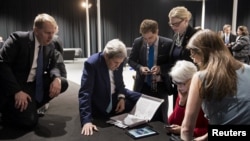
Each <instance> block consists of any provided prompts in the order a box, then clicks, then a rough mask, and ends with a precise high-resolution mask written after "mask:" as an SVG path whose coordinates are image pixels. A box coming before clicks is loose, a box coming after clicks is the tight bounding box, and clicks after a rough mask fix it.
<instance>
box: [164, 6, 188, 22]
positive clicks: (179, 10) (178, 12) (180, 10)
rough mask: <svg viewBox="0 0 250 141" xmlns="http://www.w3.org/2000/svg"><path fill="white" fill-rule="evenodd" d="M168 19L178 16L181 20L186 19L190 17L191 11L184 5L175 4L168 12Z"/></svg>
mask: <svg viewBox="0 0 250 141" xmlns="http://www.w3.org/2000/svg"><path fill="white" fill-rule="evenodd" d="M168 17H169V19H170V18H179V19H183V20H188V21H190V19H191V18H192V14H191V12H190V11H189V10H188V9H187V8H186V7H184V6H177V7H174V8H173V9H172V10H171V11H170V12H169V14H168Z"/></svg>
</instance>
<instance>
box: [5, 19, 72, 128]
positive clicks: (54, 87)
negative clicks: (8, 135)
mask: <svg viewBox="0 0 250 141" xmlns="http://www.w3.org/2000/svg"><path fill="white" fill-rule="evenodd" d="M57 28H58V26H57V23H56V21H55V19H54V18H53V17H51V16H50V15H48V14H39V15H37V17H36V18H35V20H34V25H33V31H29V32H14V33H12V34H11V35H10V36H9V38H8V39H7V40H6V41H5V42H6V44H4V46H3V47H2V48H1V50H0V61H1V63H0V83H1V85H0V87H1V88H0V89H1V95H0V99H1V101H0V106H1V109H0V110H1V112H2V116H3V117H2V120H3V121H4V122H5V121H6V122H7V123H8V122H9V123H12V124H13V125H14V126H20V127H22V129H33V128H34V127H35V126H36V125H37V123H38V115H37V109H38V108H40V107H41V106H43V105H44V104H45V103H47V102H48V101H50V100H51V99H52V98H54V97H57V96H58V95H59V94H60V93H62V92H64V91H65V90H66V89H67V88H68V82H67V80H66V78H65V77H66V74H64V73H61V71H60V70H61V68H65V65H64V63H63V58H62V55H61V54H60V53H59V52H58V51H56V50H55V47H54V44H53V43H52V38H53V36H54V34H55V32H56V31H57ZM41 50H42V51H43V55H38V52H40V51H41ZM39 56H43V59H42V60H43V63H42V64H41V65H40V66H41V71H42V73H41V78H42V80H43V81H42V86H41V87H42V89H41V90H42V91H43V93H41V97H40V99H37V97H36V95H37V94H38V93H39V92H36V89H37V88H38V87H37V86H36V83H37V82H38V79H36V78H37V77H36V76H37V73H36V70H37V68H38V62H37V60H38V59H37V58H38V57H39ZM6 122H5V123H6Z"/></svg>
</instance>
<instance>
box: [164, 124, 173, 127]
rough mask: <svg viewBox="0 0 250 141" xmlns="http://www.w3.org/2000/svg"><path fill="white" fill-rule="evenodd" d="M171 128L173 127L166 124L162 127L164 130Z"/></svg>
mask: <svg viewBox="0 0 250 141" xmlns="http://www.w3.org/2000/svg"><path fill="white" fill-rule="evenodd" d="M172 127H173V126H172V125H168V124H166V125H164V128H172Z"/></svg>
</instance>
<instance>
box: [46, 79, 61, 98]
mask: <svg viewBox="0 0 250 141" xmlns="http://www.w3.org/2000/svg"><path fill="white" fill-rule="evenodd" d="M60 92H61V79H60V78H58V77H56V78H55V79H54V80H53V82H52V83H51V84H50V89H49V97H50V98H54V97H57V96H58V95H59V94H60Z"/></svg>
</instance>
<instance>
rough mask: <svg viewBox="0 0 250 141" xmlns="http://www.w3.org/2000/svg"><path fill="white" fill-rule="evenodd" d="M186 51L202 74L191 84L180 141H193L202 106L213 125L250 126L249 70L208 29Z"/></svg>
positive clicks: (192, 39)
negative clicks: (188, 51) (181, 140)
mask: <svg viewBox="0 0 250 141" xmlns="http://www.w3.org/2000/svg"><path fill="white" fill-rule="evenodd" d="M187 48H188V49H189V50H190V53H191V58H192V59H193V61H194V62H195V63H196V64H197V65H198V67H199V71H198V72H197V73H195V74H194V76H193V78H192V80H191V85H190V89H189V96H188V100H187V105H186V111H185V117H184V120H183V122H182V127H181V138H182V139H183V140H184V141H190V140H192V138H193V129H194V127H195V121H196V119H197V116H198V113H199V111H200V106H201V107H202V109H203V111H204V113H205V117H206V118H207V119H208V121H209V124H210V125H243V124H244V125H246V124H247V125H250V110H249V106H250V95H249V92H250V87H249V83H250V77H249V76H250V66H249V65H246V64H243V63H242V62H240V61H238V60H236V59H235V58H234V57H233V56H232V55H231V53H230V51H229V50H228V49H227V47H226V46H225V45H224V43H223V40H222V39H221V38H220V37H219V36H218V34H217V33H215V32H214V31H211V30H208V29H206V30H201V31H198V32H197V33H196V34H195V35H194V36H193V37H192V38H191V39H190V41H189V43H188V45H187ZM207 135H208V134H206V136H203V137H207ZM206 139H207V138H206ZM203 140H205V139H204V138H203Z"/></svg>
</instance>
